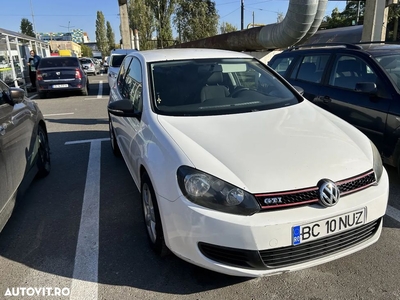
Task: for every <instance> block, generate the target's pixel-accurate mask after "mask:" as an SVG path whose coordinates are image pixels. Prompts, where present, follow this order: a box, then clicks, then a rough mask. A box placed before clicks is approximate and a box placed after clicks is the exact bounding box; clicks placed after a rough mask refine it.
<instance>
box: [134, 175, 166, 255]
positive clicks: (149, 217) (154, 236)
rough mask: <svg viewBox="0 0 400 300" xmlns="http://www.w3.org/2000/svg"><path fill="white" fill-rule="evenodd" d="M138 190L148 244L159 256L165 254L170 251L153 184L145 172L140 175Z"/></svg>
mask: <svg viewBox="0 0 400 300" xmlns="http://www.w3.org/2000/svg"><path fill="white" fill-rule="evenodd" d="M140 192H141V199H142V207H143V218H144V224H145V226H146V232H147V237H148V239H149V242H150V246H151V248H152V249H153V250H154V252H155V253H157V254H158V255H159V256H161V257H163V256H166V255H168V254H169V253H170V250H169V249H168V248H167V246H166V244H165V240H164V233H163V227H162V223H161V217H160V211H159V209H158V204H157V198H156V196H155V193H154V189H153V186H152V184H151V182H150V178H149V176H148V175H147V174H146V173H145V174H143V176H142V185H141V189H140Z"/></svg>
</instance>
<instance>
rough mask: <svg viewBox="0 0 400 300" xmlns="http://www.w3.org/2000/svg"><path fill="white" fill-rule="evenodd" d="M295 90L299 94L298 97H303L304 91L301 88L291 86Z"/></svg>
mask: <svg viewBox="0 0 400 300" xmlns="http://www.w3.org/2000/svg"><path fill="white" fill-rule="evenodd" d="M293 87H294V88H295V89H296V91H297V92H298V93H299V94H300V95H302V96H303V95H304V89H303V88H301V87H299V86H297V85H294V86H293Z"/></svg>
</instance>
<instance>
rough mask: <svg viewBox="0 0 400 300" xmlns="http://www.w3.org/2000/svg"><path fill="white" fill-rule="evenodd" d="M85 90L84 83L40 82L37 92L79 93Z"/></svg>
mask: <svg viewBox="0 0 400 300" xmlns="http://www.w3.org/2000/svg"><path fill="white" fill-rule="evenodd" d="M84 88H85V83H84V82H82V81H76V82H71V81H69V82H51V83H46V82H38V84H37V90H38V91H42V92H59V91H78V90H82V89H84Z"/></svg>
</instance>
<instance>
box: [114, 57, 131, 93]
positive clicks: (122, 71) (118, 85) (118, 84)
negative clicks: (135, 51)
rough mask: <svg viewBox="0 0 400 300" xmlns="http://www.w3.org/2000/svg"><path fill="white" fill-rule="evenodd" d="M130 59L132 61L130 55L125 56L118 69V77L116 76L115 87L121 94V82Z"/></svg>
mask: <svg viewBox="0 0 400 300" xmlns="http://www.w3.org/2000/svg"><path fill="white" fill-rule="evenodd" d="M131 61H132V58H131V57H128V58H126V59H125V60H124V62H123V63H122V65H121V67H120V69H119V73H118V77H117V89H118V90H119V92H120V93H121V94H122V87H123V83H124V80H125V78H124V77H125V74H126V72H127V70H128V68H129V64H130V63H131Z"/></svg>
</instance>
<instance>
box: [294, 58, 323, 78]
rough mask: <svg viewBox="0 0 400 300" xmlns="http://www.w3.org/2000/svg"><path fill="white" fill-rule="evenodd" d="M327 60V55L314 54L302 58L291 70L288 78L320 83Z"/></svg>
mask: <svg viewBox="0 0 400 300" xmlns="http://www.w3.org/2000/svg"><path fill="white" fill-rule="evenodd" d="M328 60H329V55H328V54H314V55H307V56H304V57H303V59H302V60H301V62H300V64H298V65H297V66H296V68H295V69H294V70H293V72H292V75H291V76H290V78H292V79H298V80H303V81H308V82H314V83H320V82H321V80H322V74H323V73H324V69H325V66H326V63H327V62H328Z"/></svg>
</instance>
